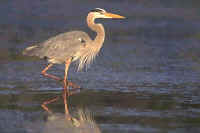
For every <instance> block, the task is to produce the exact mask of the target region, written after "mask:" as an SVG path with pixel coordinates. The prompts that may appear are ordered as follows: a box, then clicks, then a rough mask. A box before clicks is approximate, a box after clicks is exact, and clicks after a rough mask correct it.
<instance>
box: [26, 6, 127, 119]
mask: <svg viewBox="0 0 200 133" xmlns="http://www.w3.org/2000/svg"><path fill="white" fill-rule="evenodd" d="M96 18H118V19H123V18H125V17H123V16H120V15H117V14H112V13H108V12H106V11H105V10H104V9H101V8H95V9H93V10H91V11H90V12H89V14H88V16H87V24H88V26H89V27H90V28H91V30H93V31H94V32H96V37H95V38H94V40H93V39H91V38H90V37H89V35H88V34H87V33H85V32H83V31H71V32H66V33H62V34H59V35H57V36H55V37H52V38H50V39H48V40H46V41H45V42H43V43H39V44H37V45H33V46H30V47H28V48H26V49H25V50H24V51H23V54H24V55H28V56H38V57H40V58H45V59H47V60H48V62H49V63H50V64H49V65H48V66H47V67H46V68H45V69H44V70H43V71H42V72H41V73H42V74H43V75H44V76H46V77H49V78H52V79H55V80H59V81H60V80H61V78H59V77H56V76H54V75H50V74H47V73H46V72H47V70H48V69H49V68H50V67H52V66H53V64H62V63H65V75H64V80H63V82H64V91H63V99H64V104H65V114H67V115H68V114H69V111H68V106H67V96H69V95H70V94H71V93H70V92H69V89H68V86H71V87H72V88H79V86H78V85H76V84H74V83H72V82H70V81H68V80H67V72H68V68H69V65H70V64H71V62H73V61H77V60H78V63H79V65H78V70H81V69H82V68H83V67H84V65H89V64H90V63H91V62H92V61H93V60H94V58H95V56H96V55H97V54H98V52H99V50H100V49H101V47H102V45H103V42H104V38H105V31H104V27H103V25H102V24H100V23H95V19H96ZM57 99H58V97H56V98H55V99H52V100H49V101H45V102H44V103H43V104H42V107H43V108H44V109H45V110H46V111H47V112H50V110H48V108H47V107H46V104H48V103H51V102H54V101H56V100H57ZM50 113H51V112H50Z"/></svg>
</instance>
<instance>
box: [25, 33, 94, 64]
mask: <svg viewBox="0 0 200 133" xmlns="http://www.w3.org/2000/svg"><path fill="white" fill-rule="evenodd" d="M90 41H91V39H90V37H89V36H88V34H87V33H85V32H82V31H71V32H65V33H61V34H59V35H57V36H55V37H52V38H49V39H48V40H46V41H44V42H43V43H39V44H37V45H33V46H31V47H28V48H26V49H25V50H24V51H23V54H24V55H28V56H38V57H40V58H47V59H48V60H49V62H51V63H58V64H60V63H63V62H64V61H65V60H66V59H67V58H70V57H73V56H74V55H76V53H77V52H79V51H80V50H81V49H82V48H84V46H85V45H86V43H88V42H90Z"/></svg>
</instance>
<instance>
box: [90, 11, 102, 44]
mask: <svg viewBox="0 0 200 133" xmlns="http://www.w3.org/2000/svg"><path fill="white" fill-rule="evenodd" d="M94 21H95V17H94V16H93V15H91V14H89V15H88V17H87V24H88V27H90V29H91V30H93V31H94V32H96V33H97V35H96V37H95V39H94V45H99V48H101V47H102V45H103V42H104V39H105V30H104V27H103V25H102V24H96V23H95V22H94Z"/></svg>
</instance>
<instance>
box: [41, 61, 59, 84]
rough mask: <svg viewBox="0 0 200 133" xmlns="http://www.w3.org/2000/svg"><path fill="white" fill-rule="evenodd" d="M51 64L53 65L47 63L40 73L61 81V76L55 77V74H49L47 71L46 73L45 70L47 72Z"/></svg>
mask: <svg viewBox="0 0 200 133" xmlns="http://www.w3.org/2000/svg"><path fill="white" fill-rule="evenodd" d="M52 66H53V64H49V65H48V66H47V67H46V68H44V69H43V70H42V72H41V74H42V75H44V76H46V77H49V78H52V79H54V80H58V81H62V79H61V78H59V77H57V76H54V75H51V74H48V73H46V72H47V70H48V69H49V68H51V67H52Z"/></svg>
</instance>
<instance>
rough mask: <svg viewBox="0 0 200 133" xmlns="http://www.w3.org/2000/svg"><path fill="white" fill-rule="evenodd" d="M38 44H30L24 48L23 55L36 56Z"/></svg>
mask: <svg viewBox="0 0 200 133" xmlns="http://www.w3.org/2000/svg"><path fill="white" fill-rule="evenodd" d="M38 50H39V49H38V46H37V45H33V46H30V47H28V48H26V49H25V50H24V51H23V55H27V56H38V54H39V53H38V52H39V51H38Z"/></svg>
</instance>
